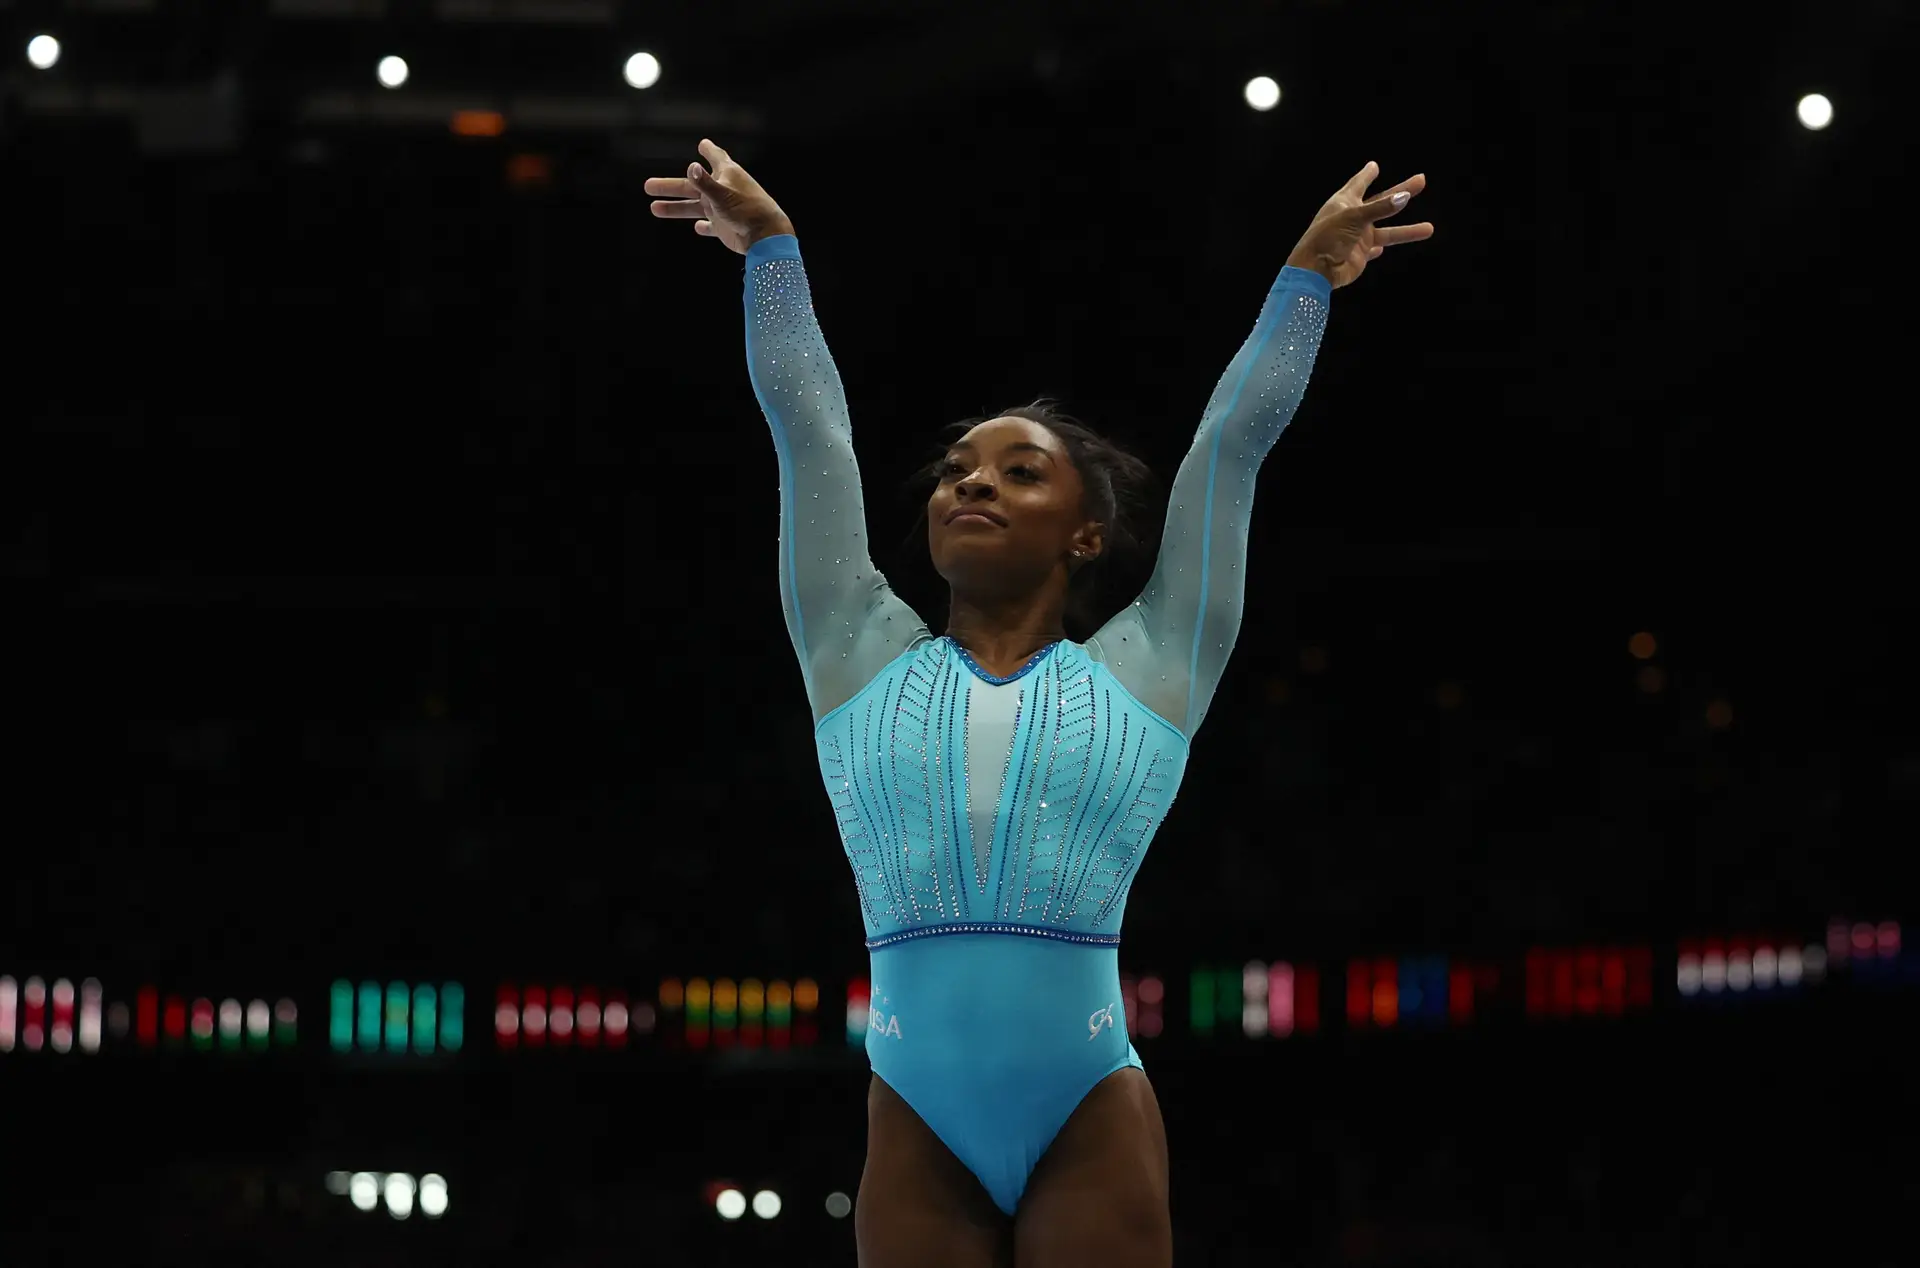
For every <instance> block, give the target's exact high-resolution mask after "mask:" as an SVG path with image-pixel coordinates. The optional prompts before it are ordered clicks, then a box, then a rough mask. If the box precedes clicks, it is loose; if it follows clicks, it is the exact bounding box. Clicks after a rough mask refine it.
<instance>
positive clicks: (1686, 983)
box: [1674, 951, 1700, 995]
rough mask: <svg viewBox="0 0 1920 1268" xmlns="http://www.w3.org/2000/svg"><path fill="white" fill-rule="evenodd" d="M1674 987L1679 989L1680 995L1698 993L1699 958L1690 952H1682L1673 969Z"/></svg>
mask: <svg viewBox="0 0 1920 1268" xmlns="http://www.w3.org/2000/svg"><path fill="white" fill-rule="evenodd" d="M1674 985H1676V986H1678V987H1679V988H1680V993H1681V994H1682V995H1698V994H1699V993H1700V957H1699V956H1698V955H1695V954H1694V953H1693V952H1691V951H1682V952H1681V953H1680V961H1679V963H1678V964H1677V965H1676V966H1675V968H1674Z"/></svg>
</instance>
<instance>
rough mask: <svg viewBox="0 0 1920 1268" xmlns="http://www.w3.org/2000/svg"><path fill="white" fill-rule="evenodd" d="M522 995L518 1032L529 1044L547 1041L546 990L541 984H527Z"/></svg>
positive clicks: (533, 1045) (537, 1044) (535, 1044)
mask: <svg viewBox="0 0 1920 1268" xmlns="http://www.w3.org/2000/svg"><path fill="white" fill-rule="evenodd" d="M523 996H524V999H525V1002H524V1003H523V1004H522V1005H521V1006H520V1033H521V1034H523V1035H525V1036H526V1040H527V1043H528V1045H529V1046H532V1047H538V1046H540V1045H541V1044H544V1043H545V1042H546V1041H547V991H546V988H545V987H543V986H529V987H528V988H527V989H526V991H525V992H523Z"/></svg>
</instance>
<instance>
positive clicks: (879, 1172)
mask: <svg viewBox="0 0 1920 1268" xmlns="http://www.w3.org/2000/svg"><path fill="white" fill-rule="evenodd" d="M853 1231H854V1238H855V1240H856V1241H857V1242H858V1243H859V1247H860V1268H1011V1265H1012V1263H1013V1244H1012V1229H1011V1226H1010V1224H1009V1221H1008V1220H1007V1217H1006V1216H1005V1215H1003V1214H1001V1213H1000V1208H999V1207H997V1206H995V1205H994V1204H993V1199H991V1198H989V1197H988V1196H987V1191H986V1190H985V1189H983V1188H981V1187H980V1181H979V1180H977V1179H975V1178H974V1175H973V1173H972V1172H971V1171H968V1170H967V1169H966V1167H965V1166H964V1165H963V1164H962V1163H961V1161H960V1160H959V1159H958V1158H956V1157H954V1156H953V1151H952V1150H950V1149H948V1148H947V1147H946V1145H945V1144H944V1143H943V1142H942V1141H941V1139H940V1138H939V1137H938V1136H936V1135H934V1134H933V1129H932V1128H930V1127H928V1126H927V1125H926V1123H924V1122H922V1121H921V1119H920V1115H918V1114H917V1113H915V1112H914V1109H913V1106H911V1105H909V1104H907V1102H906V1101H905V1100H904V1099H903V1098H902V1097H901V1096H900V1094H899V1093H898V1092H895V1091H894V1090H893V1089H892V1088H890V1087H888V1086H887V1085H886V1083H885V1082H884V1081H882V1080H881V1078H880V1077H879V1076H878V1075H875V1076H874V1079H873V1083H872V1086H871V1087H870V1088H869V1089H868V1092H867V1165H866V1169H865V1170H864V1171H862V1172H861V1174H860V1196H859V1198H858V1200H857V1201H856V1203H855V1205H854V1210H853Z"/></svg>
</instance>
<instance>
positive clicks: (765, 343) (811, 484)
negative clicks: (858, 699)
mask: <svg viewBox="0 0 1920 1268" xmlns="http://www.w3.org/2000/svg"><path fill="white" fill-rule="evenodd" d="M746 272H747V276H746V319H747V373H748V375H749V376H750V377H751V378H752V380H753V394H754V395H755V396H756V397H758V398H759V400H760V409H761V412H762V413H764V414H765V415H766V417H767V426H768V427H769V428H771V429H772V431H773V447H774V452H775V453H777V454H778V455H779V458H780V597H781V602H782V604H783V606H784V607H785V608H786V614H787V634H788V636H789V637H791V638H792V640H793V647H794V651H795V652H796V653H797V654H798V655H799V657H800V666H801V669H802V670H803V671H804V672H805V674H806V678H807V696H808V699H809V700H811V701H812V703H813V716H814V718H815V720H816V721H817V720H818V719H820V718H822V717H825V716H826V715H827V714H828V713H830V712H831V711H832V710H834V709H836V708H838V707H839V706H840V705H842V704H844V703H845V702H846V701H847V700H849V699H851V698H852V697H853V695H854V693H855V692H857V691H859V690H860V689H861V688H862V687H864V686H866V685H867V684H868V683H869V682H871V681H872V680H873V677H874V675H875V674H877V673H879V672H880V670H881V669H883V668H885V667H886V665H887V663H888V662H889V661H891V660H893V659H894V658H895V657H896V656H898V655H900V653H901V652H903V651H905V650H906V649H907V648H909V647H911V646H913V644H914V643H916V642H918V641H920V640H921V639H924V638H926V637H927V627H926V625H925V623H924V622H922V621H921V620H920V618H919V617H918V616H916V615H914V613H913V611H912V610H911V609H909V608H908V607H907V605H906V604H904V603H902V602H901V601H900V599H899V598H898V597H897V596H896V595H895V594H894V593H893V590H892V588H891V587H890V586H888V585H887V579H886V578H885V577H883V576H881V575H880V572H879V570H878V569H877V568H875V567H874V566H873V559H872V557H871V556H870V555H869V554H868V551H867V540H866V507H865V504H864V500H863V499H862V497H861V495H860V466H859V463H858V462H857V461H856V460H855V458H854V453H853V429H852V427H851V425H850V423H849V421H848V418H847V401H846V393H845V390H844V388H843V387H842V386H841V383H840V372H839V370H838V369H836V368H835V366H834V364H833V356H832V354H830V353H829V352H828V351H827V343H826V339H825V338H824V337H823V336H822V335H821V333H820V323H819V321H818V319H817V318H816V317H815V316H814V312H813V292H812V289H811V288H810V287H809V286H808V284H807V270H806V266H805V265H804V264H802V263H801V260H800V244H799V240H798V239H797V238H795V237H794V236H793V235H792V234H790V233H789V234H776V235H773V236H769V237H764V238H760V239H758V240H757V241H755V242H753V244H752V245H751V246H750V247H749V248H748V250H747V270H746Z"/></svg>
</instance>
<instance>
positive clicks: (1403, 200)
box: [1356, 165, 1427, 221]
mask: <svg viewBox="0 0 1920 1268" xmlns="http://www.w3.org/2000/svg"><path fill="white" fill-rule="evenodd" d="M1369 166H1371V165H1369ZM1426 187H1427V178H1426V176H1425V175H1424V174H1422V175H1419V176H1410V177H1408V178H1407V179H1406V180H1403V181H1401V182H1400V183H1399V184H1398V185H1395V186H1394V187H1393V188H1392V189H1389V190H1386V191H1385V192H1383V193H1381V194H1379V195H1377V196H1376V197H1373V198H1369V199H1367V201H1365V202H1363V203H1361V204H1360V206H1359V207H1358V208H1357V209H1356V210H1357V211H1358V212H1359V213H1360V218H1361V219H1363V220H1369V221H1372V220H1383V219H1385V218H1386V217H1388V216H1392V215H1396V214H1398V213H1399V212H1401V211H1403V210H1405V208H1406V205H1407V204H1408V203H1410V202H1412V201H1413V199H1414V198H1415V196H1416V195H1418V194H1419V193H1420V191H1421V190H1423V189H1425V188H1426Z"/></svg>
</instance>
